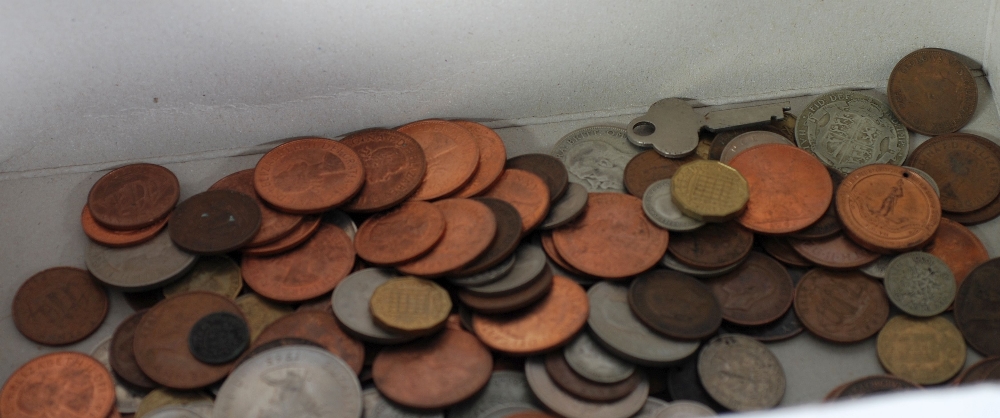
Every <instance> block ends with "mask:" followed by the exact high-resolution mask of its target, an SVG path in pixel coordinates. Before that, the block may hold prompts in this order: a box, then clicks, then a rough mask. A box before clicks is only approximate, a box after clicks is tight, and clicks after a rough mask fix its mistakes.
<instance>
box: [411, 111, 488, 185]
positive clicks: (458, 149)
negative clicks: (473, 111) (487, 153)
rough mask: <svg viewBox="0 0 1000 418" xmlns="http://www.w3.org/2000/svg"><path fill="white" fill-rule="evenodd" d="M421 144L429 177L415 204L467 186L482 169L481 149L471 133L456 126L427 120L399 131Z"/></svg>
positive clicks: (426, 176)
mask: <svg viewBox="0 0 1000 418" xmlns="http://www.w3.org/2000/svg"><path fill="white" fill-rule="evenodd" d="M396 130H397V131H399V132H402V133H404V134H407V135H409V136H410V137H411V138H413V139H414V140H416V141H417V143H418V144H420V148H422V149H423V150H424V158H425V159H426V160H427V173H426V174H424V179H423V181H422V182H421V184H420V186H419V187H418V188H417V192H416V193H415V194H414V195H413V196H411V197H410V199H412V200H434V199H439V198H442V197H445V196H448V195H450V194H452V193H454V192H455V191H457V190H458V189H460V188H461V187H462V186H464V185H465V184H466V183H467V182H469V180H470V179H471V178H472V175H473V174H475V172H476V168H477V167H478V166H479V145H478V143H477V141H476V139H475V137H474V136H473V135H472V132H469V130H468V129H465V128H464V127H462V125H459V124H457V123H454V122H448V121H445V120H438V119H427V120H421V121H417V122H411V123H408V124H406V125H403V126H400V127H398V128H396Z"/></svg>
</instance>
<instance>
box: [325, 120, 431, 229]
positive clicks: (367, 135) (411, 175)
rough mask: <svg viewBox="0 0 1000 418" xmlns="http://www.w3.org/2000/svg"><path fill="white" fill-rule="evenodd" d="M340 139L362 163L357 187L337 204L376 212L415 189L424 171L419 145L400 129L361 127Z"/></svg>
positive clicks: (396, 202)
mask: <svg viewBox="0 0 1000 418" xmlns="http://www.w3.org/2000/svg"><path fill="white" fill-rule="evenodd" d="M340 143H342V144H344V145H347V146H349V147H351V149H353V150H354V152H356V153H357V154H358V157H360V158H361V165H362V166H364V167H365V183H364V185H363V186H361V191H359V192H358V194H357V196H354V199H352V200H351V201H350V202H348V203H347V204H345V205H344V206H343V207H341V209H343V210H345V211H347V212H377V211H380V210H385V209H388V208H391V207H393V206H396V205H398V204H399V203H400V202H402V201H404V200H406V198H408V197H410V196H411V195H412V194H413V193H414V192H416V191H417V187H419V186H420V182H421V181H423V179H424V174H425V173H426V172H427V161H426V160H424V151H423V149H422V148H420V145H419V144H417V141H414V140H413V138H410V136H409V135H406V134H404V133H401V132H398V131H394V130H391V129H378V128H373V129H365V130H363V131H361V132H356V133H353V134H350V135H348V136H346V137H344V139H342V140H340Z"/></svg>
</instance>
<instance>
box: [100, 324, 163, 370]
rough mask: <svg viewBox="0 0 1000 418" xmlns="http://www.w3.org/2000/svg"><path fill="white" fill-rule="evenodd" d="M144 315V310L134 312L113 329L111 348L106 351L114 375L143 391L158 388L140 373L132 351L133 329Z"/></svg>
mask: <svg viewBox="0 0 1000 418" xmlns="http://www.w3.org/2000/svg"><path fill="white" fill-rule="evenodd" d="M145 313H146V311H145V310H141V311H139V312H136V313H134V314H132V315H131V316H129V317H128V318H125V320H124V321H122V323H121V324H119V325H118V328H115V333H114V335H112V336H111V348H110V349H109V350H108V362H109V363H110V364H111V369H113V370H114V371H115V374H117V375H118V377H120V378H122V379H123V380H125V381H126V382H128V383H131V384H132V385H134V386H137V387H140V388H143V389H153V388H155V387H157V386H158V385H157V383H156V382H154V381H152V380H151V379H150V378H149V376H146V373H143V372H142V369H140V368H139V364H138V363H136V359H135V351H133V350H132V341H133V340H134V337H135V327H137V326H138V325H139V321H140V320H142V316H143V315H144V314H145Z"/></svg>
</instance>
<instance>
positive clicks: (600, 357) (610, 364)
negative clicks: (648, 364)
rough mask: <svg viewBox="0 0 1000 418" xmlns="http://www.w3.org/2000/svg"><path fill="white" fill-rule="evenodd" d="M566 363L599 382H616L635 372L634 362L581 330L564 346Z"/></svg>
mask: <svg viewBox="0 0 1000 418" xmlns="http://www.w3.org/2000/svg"><path fill="white" fill-rule="evenodd" d="M563 355H564V356H565V357H566V363H568V364H569V367H570V368H572V369H573V371H575V372H577V373H579V374H580V376H583V377H585V378H587V379H590V380H593V381H595V382H598V383H616V382H620V381H622V380H625V379H627V378H628V377H629V376H631V375H632V374H633V373H635V366H634V365H632V363H629V362H626V361H623V360H622V359H620V358H618V357H615V356H614V355H613V354H611V353H609V352H607V351H606V350H605V349H604V348H602V347H601V346H600V345H598V344H597V343H596V342H595V341H594V340H593V339H592V338H591V337H590V334H588V333H587V332H581V333H580V334H579V335H577V336H576V338H574V339H573V341H570V342H569V344H567V345H566V347H564V348H563Z"/></svg>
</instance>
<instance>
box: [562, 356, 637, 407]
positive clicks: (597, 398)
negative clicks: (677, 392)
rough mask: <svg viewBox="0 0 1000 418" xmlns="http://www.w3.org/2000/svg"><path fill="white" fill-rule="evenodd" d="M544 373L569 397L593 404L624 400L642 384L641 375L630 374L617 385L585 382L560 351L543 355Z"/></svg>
mask: <svg viewBox="0 0 1000 418" xmlns="http://www.w3.org/2000/svg"><path fill="white" fill-rule="evenodd" d="M545 371H546V372H548V374H549V377H551V378H552V381H553V382H555V384H556V385H558V386H559V387H560V388H562V389H563V390H565V391H566V392H567V393H569V394H570V395H573V396H576V397H578V398H580V399H585V400H588V401H593V402H611V401H616V400H618V399H621V398H624V397H626V396H628V395H630V394H632V391H634V390H635V388H636V387H638V386H639V383H640V382H642V373H632V375H631V376H629V377H627V378H625V380H622V381H619V382H617V383H597V382H594V381H591V380H587V379H586V378H585V377H583V376H580V375H579V374H578V373H577V372H576V371H574V370H573V368H572V367H570V366H569V363H567V362H566V357H565V356H563V353H562V351H560V350H556V351H553V352H551V353H549V354H547V355H545Z"/></svg>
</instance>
